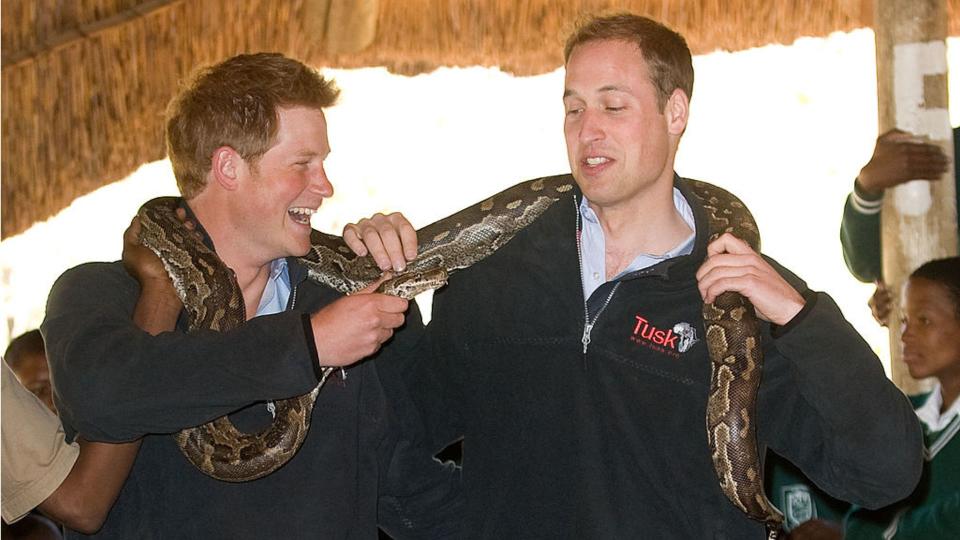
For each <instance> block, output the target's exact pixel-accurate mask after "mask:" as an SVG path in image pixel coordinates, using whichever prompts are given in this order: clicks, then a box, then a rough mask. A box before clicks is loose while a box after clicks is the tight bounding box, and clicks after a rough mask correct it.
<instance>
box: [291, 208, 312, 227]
mask: <svg viewBox="0 0 960 540" xmlns="http://www.w3.org/2000/svg"><path fill="white" fill-rule="evenodd" d="M316 211H317V209H316V208H304V207H302V206H295V207H293V208H290V209H288V210H287V214H289V215H290V219H292V220H293V221H295V222H297V223H299V224H301V225H309V224H310V216H312V215H313V214H314V213H315V212H316Z"/></svg>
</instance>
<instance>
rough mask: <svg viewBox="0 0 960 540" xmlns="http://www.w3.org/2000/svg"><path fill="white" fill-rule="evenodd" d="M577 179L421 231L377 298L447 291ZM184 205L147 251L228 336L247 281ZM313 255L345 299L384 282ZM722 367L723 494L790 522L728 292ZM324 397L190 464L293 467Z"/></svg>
mask: <svg viewBox="0 0 960 540" xmlns="http://www.w3.org/2000/svg"><path fill="white" fill-rule="evenodd" d="M682 181H683V182H687V183H688V185H689V187H690V191H691V193H693V195H694V196H695V197H696V198H697V199H698V200H697V201H696V202H698V203H699V204H700V205H701V206H702V207H703V208H705V209H706V211H707V213H708V215H709V222H710V225H709V231H708V232H709V234H710V236H711V239H713V238H715V237H717V236H719V235H720V234H723V233H724V232H732V233H733V234H734V235H736V236H738V237H739V238H741V239H743V240H745V241H747V242H748V243H749V244H750V245H751V246H752V247H753V248H754V249H757V250H759V232H758V230H757V227H756V224H755V222H754V220H753V217H752V216H751V215H750V212H749V211H748V210H747V208H746V207H745V206H744V205H743V204H742V203H741V202H740V201H739V200H738V199H737V198H736V197H734V196H733V195H731V194H730V193H728V192H726V191H724V190H722V189H720V188H717V187H716V186H712V185H710V184H707V183H704V182H699V181H694V180H682ZM573 187H574V186H573V182H572V179H571V178H570V177H569V176H554V177H547V178H540V179H536V180H530V181H527V182H523V183H521V184H517V185H515V186H513V187H511V188H508V189H506V190H504V191H502V192H500V193H497V194H496V195H494V196H493V197H490V198H489V199H486V200H484V201H482V202H480V203H477V204H474V205H472V206H470V207H468V208H465V209H464V210H461V211H459V212H457V213H456V214H453V215H452V216H449V217H447V218H444V219H441V220H440V221H437V222H435V223H433V224H431V225H428V226H426V227H424V228H422V229H420V230H419V231H417V236H418V239H419V242H420V247H419V250H418V254H417V257H416V259H415V260H414V261H412V262H410V263H409V264H408V267H407V269H406V271H404V272H403V273H402V274H399V275H397V276H395V277H393V278H392V279H390V280H388V281H386V282H384V283H383V284H381V285H380V286H379V287H378V289H377V291H378V292H383V293H386V294H393V295H395V296H401V297H404V298H408V299H409V298H412V297H413V296H415V295H416V294H419V293H420V292H422V291H424V290H428V289H433V288H437V287H440V286H442V285H443V284H444V283H445V282H446V277H447V275H448V274H449V273H450V272H453V271H456V270H459V269H463V268H466V267H468V266H470V265H472V264H474V263H477V262H479V261H480V260H482V259H484V258H485V257H487V256H488V255H490V254H492V253H493V252H494V251H496V250H497V249H499V248H500V247H501V246H503V245H504V244H506V243H507V242H508V241H510V239H512V238H513V236H514V235H515V234H516V233H517V232H519V231H520V230H522V229H523V228H524V227H526V226H527V225H529V224H530V223H532V222H533V221H535V220H536V219H537V218H538V217H539V216H540V215H541V214H543V212H545V211H546V210H547V209H548V208H549V207H550V206H551V205H553V203H554V202H556V201H557V200H559V199H560V198H561V197H562V196H563V195H564V194H566V193H570V192H572V191H573ZM177 204H178V199H176V198H170V197H165V198H159V199H154V200H152V201H149V202H147V203H146V204H144V206H143V207H142V208H141V209H140V212H139V216H140V220H141V238H140V240H141V242H142V243H143V244H144V245H145V246H147V247H148V248H150V249H151V250H152V251H154V252H155V253H157V255H158V256H159V257H160V258H161V259H162V260H163V262H164V265H165V267H166V269H167V272H168V273H169V274H170V276H171V279H172V280H173V283H174V286H175V288H176V290H177V292H178V295H179V296H180V299H181V300H182V301H183V304H184V306H185V308H186V310H187V313H188V318H189V321H190V327H189V329H190V331H194V330H199V329H209V330H215V331H220V332H223V331H227V330H230V329H232V328H235V327H236V326H238V325H240V324H242V323H243V322H244V320H245V308H244V305H243V296H242V294H241V292H240V289H239V286H238V285H237V283H236V278H235V277H234V276H233V273H232V271H230V269H228V268H227V267H226V266H225V265H224V264H223V262H222V261H220V259H219V258H218V257H217V256H216V254H215V253H214V252H213V251H212V250H211V249H209V248H208V247H206V246H205V245H204V244H203V243H202V242H201V241H200V240H199V239H197V238H196V235H195V234H193V233H191V232H189V231H186V229H185V227H183V225H182V223H181V222H180V220H179V219H178V218H177V217H176V215H175V209H176V206H177ZM311 244H312V245H311V248H310V251H309V252H308V253H307V254H306V255H305V256H303V257H301V259H300V260H301V262H302V263H303V264H304V265H305V266H306V267H307V268H308V275H309V278H310V279H312V280H315V281H318V282H320V283H323V284H326V285H328V286H330V287H332V288H333V289H336V290H338V291H340V292H342V293H351V292H355V291H358V290H360V289H362V288H364V287H366V286H367V285H368V284H370V283H371V282H373V281H375V280H377V279H379V278H380V275H381V272H380V269H379V268H378V267H377V265H376V263H375V262H374V261H373V259H372V258H371V257H369V256H367V257H357V256H356V255H354V254H353V252H352V250H350V249H349V248H348V247H347V246H346V244H345V243H344V242H343V240H342V239H341V238H340V237H338V236H333V235H328V234H324V233H321V232H319V231H313V232H312V234H311ZM703 317H704V324H705V326H706V335H707V346H708V349H709V353H710V358H711V361H712V375H711V385H710V396H709V400H708V405H707V432H708V440H709V444H710V448H711V451H712V454H713V463H714V468H715V469H716V472H717V476H718V479H719V481H720V486H721V488H722V489H723V491H724V493H725V494H726V496H727V497H728V498H729V499H730V500H731V501H732V502H733V503H734V504H735V505H736V506H737V507H738V508H740V509H741V510H742V511H744V512H746V513H747V515H748V516H749V517H751V518H752V519H756V520H759V521H764V522H766V523H768V525H769V524H773V526H777V525H778V524H779V522H780V519H781V517H780V514H779V512H777V511H776V509H775V508H773V506H772V505H771V504H770V503H769V502H768V501H767V500H766V498H765V497H764V495H763V482H762V480H761V471H760V465H759V463H760V460H759V457H758V455H757V445H756V436H755V430H756V426H755V422H754V420H753V419H754V410H753V409H754V402H755V400H756V394H757V387H758V384H759V378H760V370H761V367H762V354H761V350H760V337H759V336H760V333H759V332H760V324H759V321H758V320H757V318H756V314H755V313H754V310H753V307H752V306H751V305H750V303H749V301H747V300H746V299H745V298H743V297H742V296H741V295H739V294H737V293H733V292H728V293H724V294H722V295H720V296H719V297H718V298H717V299H716V300H715V301H714V302H713V303H712V304H705V305H704V308H703ZM331 370H332V369H331V368H326V369H325V370H324V377H323V379H322V380H321V381H320V383H319V384H318V385H317V387H316V388H314V389H313V391H311V392H309V393H307V394H304V395H302V396H299V397H295V398H291V399H287V400H281V401H278V402H276V406H277V410H276V417H275V419H274V422H273V424H272V425H271V426H270V427H268V428H267V429H265V430H263V431H262V432H259V433H243V432H240V431H239V430H237V429H236V428H235V427H234V426H233V425H232V424H231V423H230V421H229V419H228V418H227V417H226V416H224V417H221V418H218V419H216V420H214V421H212V422H210V423H207V424H204V425H201V426H197V427H193V428H189V429H185V430H183V431H181V432H179V433H178V434H176V435H175V439H176V441H177V443H178V445H179V446H180V448H181V450H182V452H183V453H184V455H185V456H186V457H187V459H189V460H190V461H191V462H192V463H193V464H194V465H195V466H196V467H197V468H199V469H200V470H201V471H202V472H204V473H206V474H208V475H210V476H212V477H214V478H218V479H220V480H225V481H231V482H243V481H248V480H254V479H256V478H260V477H262V476H265V475H267V474H270V473H271V472H273V471H274V470H276V469H278V468H279V467H280V466H282V465H283V464H284V463H285V462H286V461H288V460H289V459H290V458H291V457H292V456H293V455H294V454H295V453H296V451H297V449H298V448H299V446H300V444H301V443H302V442H303V439H304V438H305V436H306V432H307V430H308V428H309V425H310V417H311V414H312V410H313V403H314V401H315V399H316V397H317V394H318V392H319V390H320V387H321V386H322V385H323V380H325V379H326V375H327V374H329V372H330V371H331Z"/></svg>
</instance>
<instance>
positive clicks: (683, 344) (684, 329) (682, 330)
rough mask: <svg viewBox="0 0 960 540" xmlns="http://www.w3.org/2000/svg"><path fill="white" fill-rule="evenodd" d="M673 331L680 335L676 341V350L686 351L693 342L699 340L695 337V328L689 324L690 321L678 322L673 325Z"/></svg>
mask: <svg viewBox="0 0 960 540" xmlns="http://www.w3.org/2000/svg"><path fill="white" fill-rule="evenodd" d="M673 332H674V333H675V334H677V335H678V336H680V341H679V342H677V350H678V351H680V352H687V351H688V350H689V349H690V347H693V344H694V343H696V342H698V341H700V340H699V339H697V329H696V328H694V327H692V326H690V323H685V322H678V323H677V324H675V325H673Z"/></svg>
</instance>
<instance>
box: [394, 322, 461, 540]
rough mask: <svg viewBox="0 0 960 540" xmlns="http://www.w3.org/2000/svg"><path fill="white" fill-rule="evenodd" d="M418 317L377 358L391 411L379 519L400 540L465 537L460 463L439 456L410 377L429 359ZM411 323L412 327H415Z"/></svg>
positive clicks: (408, 323)
mask: <svg viewBox="0 0 960 540" xmlns="http://www.w3.org/2000/svg"><path fill="white" fill-rule="evenodd" d="M418 319H419V317H418V316H417V315H416V314H415V313H414V314H412V315H408V316H407V328H405V329H404V331H403V332H401V334H402V335H399V336H397V337H398V338H399V339H398V340H395V341H394V342H393V343H391V344H390V347H389V348H388V349H387V352H388V353H389V357H388V358H384V359H380V358H378V359H377V371H378V373H379V375H380V380H381V384H382V385H383V388H384V394H385V396H386V397H387V400H388V403H389V410H390V411H392V413H393V414H392V418H391V429H390V430H389V431H390V433H391V435H390V436H388V437H387V438H386V442H385V446H384V448H383V450H384V452H382V458H381V462H382V465H381V469H382V470H383V471H384V477H385V481H384V483H383V485H382V487H381V490H380V497H379V499H380V501H379V502H380V504H379V508H380V510H379V523H380V526H381V527H382V528H383V529H384V530H385V531H387V532H388V533H389V534H390V536H391V537H393V538H395V539H397V540H404V539H408V538H409V539H417V538H437V539H440V538H461V537H462V536H463V535H462V534H461V533H460V528H461V527H460V524H461V522H462V513H463V498H462V491H461V475H460V467H459V466H457V465H456V464H454V463H453V462H446V463H441V462H440V461H439V460H438V459H436V457H435V455H436V454H437V452H438V449H437V447H436V446H437V445H436V443H434V442H431V441H432V438H431V437H430V436H429V433H428V431H427V423H426V421H425V416H424V413H425V412H428V411H422V410H421V409H419V408H418V407H417V405H416V402H415V400H414V399H413V393H414V392H416V390H412V389H411V387H410V386H408V385H407V382H408V381H407V380H406V378H405V377H406V376H407V375H410V374H411V373H410V372H411V370H412V369H413V368H414V367H415V366H417V365H420V366H423V365H424V364H421V361H425V362H430V357H429V356H428V354H427V346H426V341H425V339H424V336H423V328H422V326H420V325H415V326H414V325H413V321H417V320H418ZM411 326H413V327H412V328H411Z"/></svg>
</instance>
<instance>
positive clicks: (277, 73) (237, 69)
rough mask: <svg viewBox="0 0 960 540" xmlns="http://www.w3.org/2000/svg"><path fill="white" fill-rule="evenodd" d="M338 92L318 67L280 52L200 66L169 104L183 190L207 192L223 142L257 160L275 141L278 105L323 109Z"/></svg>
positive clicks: (170, 144) (172, 148)
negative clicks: (213, 162)
mask: <svg viewBox="0 0 960 540" xmlns="http://www.w3.org/2000/svg"><path fill="white" fill-rule="evenodd" d="M339 93H340V91H339V90H338V89H337V87H336V85H335V84H334V82H333V81H332V80H330V79H326V78H324V77H323V76H322V75H320V74H319V73H318V72H317V71H316V70H315V69H313V68H310V67H307V66H305V65H304V64H302V63H301V62H298V61H297V60H293V59H291V58H287V57H285V56H283V55H281V54H277V53H257V54H241V55H237V56H234V57H232V58H229V59H227V60H224V61H223V62H220V63H219V64H216V65H213V66H207V67H203V68H200V69H198V70H197V71H195V72H194V73H193V75H192V76H191V77H190V78H189V79H188V80H187V82H186V83H185V85H184V86H183V87H182V88H181V90H180V92H179V93H178V95H177V96H176V97H174V98H173V100H171V102H170V105H169V106H168V107H167V114H166V141H167V153H168V155H169V157H170V162H171V164H172V165H173V174H174V176H176V179H177V186H178V187H179V188H180V193H181V194H182V195H183V197H184V198H185V199H191V198H193V197H194V196H196V195H197V194H199V193H200V192H201V191H203V189H204V187H205V186H206V177H207V173H209V172H210V167H211V159H212V157H213V152H214V151H215V150H216V149H217V148H220V147H221V146H229V147H231V148H233V149H234V150H236V151H237V153H239V154H240V156H241V157H243V159H245V160H247V161H248V162H250V163H251V164H252V165H256V163H257V161H258V160H259V158H260V157H262V156H263V154H264V153H266V151H267V150H269V149H270V148H271V147H272V146H273V144H274V140H275V137H276V135H277V130H278V123H279V120H278V112H279V111H278V109H279V108H281V107H294V106H305V107H312V108H317V109H323V108H325V107H330V106H332V105H333V104H334V103H336V100H337V96H338V95H339Z"/></svg>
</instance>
